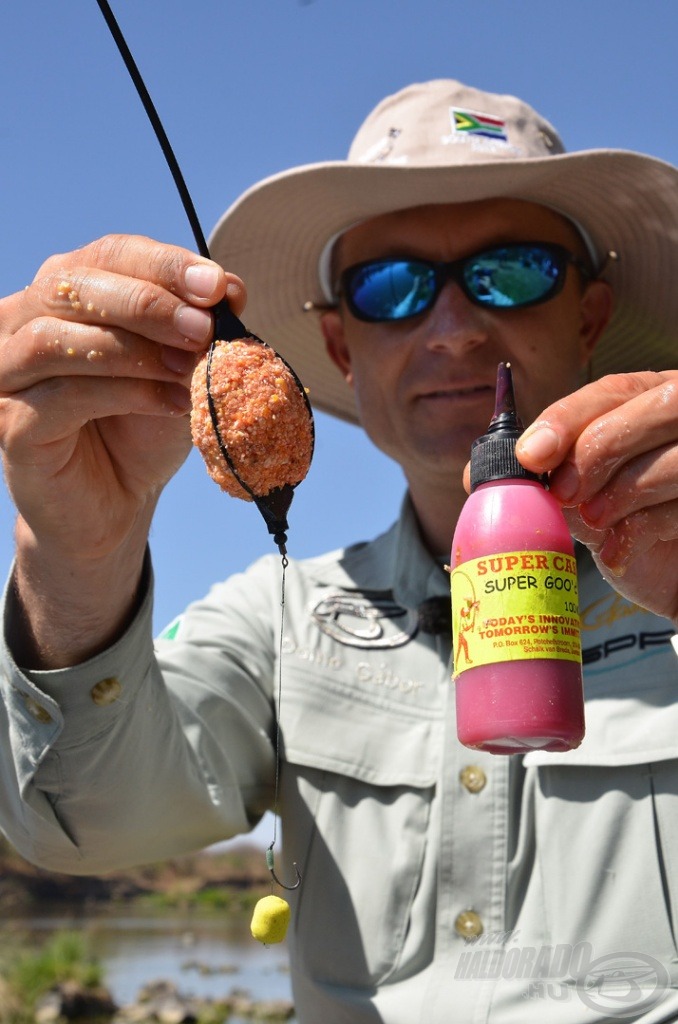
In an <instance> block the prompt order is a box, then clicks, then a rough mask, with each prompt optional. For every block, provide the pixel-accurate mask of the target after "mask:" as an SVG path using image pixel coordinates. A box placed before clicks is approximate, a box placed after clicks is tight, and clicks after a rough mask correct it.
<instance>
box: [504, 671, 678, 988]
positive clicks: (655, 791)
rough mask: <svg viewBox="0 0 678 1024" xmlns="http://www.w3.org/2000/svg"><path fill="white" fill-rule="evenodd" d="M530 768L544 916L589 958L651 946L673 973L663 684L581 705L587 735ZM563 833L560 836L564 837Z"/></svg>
mask: <svg viewBox="0 0 678 1024" xmlns="http://www.w3.org/2000/svg"><path fill="white" fill-rule="evenodd" d="M524 764H525V766H526V768H528V769H535V770H536V772H537V776H538V777H537V785H536V787H535V793H536V795H535V830H536V849H537V858H538V872H539V876H540V879H541V899H543V915H544V919H545V924H546V928H547V931H548V934H549V935H551V936H553V937H554V940H555V941H556V942H570V943H573V944H574V943H576V942H578V941H580V940H582V939H583V940H586V941H588V942H589V943H590V944H591V947H592V956H593V957H596V958H597V957H599V956H604V955H606V954H608V953H619V952H624V953H629V954H633V953H638V954H642V953H649V954H651V955H652V956H654V957H656V958H657V959H659V960H660V961H661V962H662V963H663V964H664V965H665V966H666V968H667V969H668V970H669V974H670V976H671V977H672V979H673V980H674V981H675V980H676V978H677V977H678V975H677V972H676V964H678V948H677V945H676V929H677V927H678V917H677V915H678V710H677V708H676V705H674V704H672V703H671V702H670V701H669V700H667V693H666V687H664V689H663V691H661V690H660V689H659V688H658V689H657V690H656V691H653V688H652V685H651V684H650V685H648V687H647V690H646V691H645V692H643V694H642V699H641V697H640V696H639V695H637V694H636V695H634V696H629V697H627V698H626V699H624V698H623V697H618V696H614V697H612V696H610V697H607V698H602V699H599V700H596V701H594V702H591V703H590V704H589V705H587V737H586V740H585V742H584V743H583V744H582V746H581V747H580V748H579V749H578V750H575V751H570V752H569V753H564V754H555V753H554V754H548V753H544V752H533V753H530V754H528V755H527V756H526V757H525V758H524ZM565 837H566V838H565Z"/></svg>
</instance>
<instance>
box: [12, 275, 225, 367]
mask: <svg viewBox="0 0 678 1024" xmlns="http://www.w3.org/2000/svg"><path fill="white" fill-rule="evenodd" d="M24 314H25V320H26V321H27V322H30V321H32V320H34V319H38V318H40V317H41V316H45V315H47V316H49V317H52V318H54V319H56V320H62V321H64V322H66V323H86V324H90V325H92V326H97V327H104V328H105V327H108V326H109V325H110V326H112V327H119V328H122V329H123V330H125V331H128V332H129V333H134V334H139V335H143V336H144V337H146V338H148V339H149V340H151V341H155V342H158V343H161V344H165V345H174V346H179V347H184V348H189V349H192V350H193V351H200V350H202V349H204V347H205V346H206V345H207V343H208V341H209V339H210V338H211V335H212V330H213V325H212V314H211V313H210V312H209V310H207V309H199V308H198V307H196V306H192V305H189V304H188V303H186V302H184V301H183V300H182V299H181V298H178V297H177V296H176V295H172V294H171V293H170V292H169V291H167V290H166V289H165V288H163V287H162V286H161V285H158V284H156V283H154V282H152V281H147V280H145V279H142V278H136V277H125V276H122V275H119V274H112V273H110V272H109V271H107V270H92V269H91V268H90V267H86V266H78V267H73V268H72V269H70V270H68V271H66V270H64V269H63V268H60V270H59V271H58V272H57V273H55V274H48V275H45V276H43V277H41V278H40V279H39V280H38V281H36V282H35V284H34V285H32V286H31V287H30V288H29V289H28V290H27V291H26V293H25V302H24ZM19 329H20V328H19Z"/></svg>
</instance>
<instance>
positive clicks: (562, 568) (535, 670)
mask: <svg viewBox="0 0 678 1024" xmlns="http://www.w3.org/2000/svg"><path fill="white" fill-rule="evenodd" d="M521 433H522V424H521V422H520V420H519V419H518V417H517V415H516V410H515V400H514V395H513V381H512V375H511V370H510V364H504V363H500V364H499V368H498V372H497V397H496V405H495V412H494V416H493V418H492V421H491V422H490V425H489V428H488V431H487V433H486V434H484V435H483V436H482V437H479V438H478V439H477V440H476V441H474V443H473V445H472V449H471V495H470V496H469V498H468V499H467V501H466V503H465V504H464V507H463V509H462V512H461V515H460V516H459V521H458V523H457V528H456V530H455V533H454V539H453V541H452V551H451V556H450V569H451V573H452V577H451V588H452V623H453V656H454V672H453V678H454V681H455V690H456V706H457V734H458V736H459V739H460V741H461V742H462V743H463V744H465V745H466V746H469V747H475V748H477V749H482V750H488V751H491V752H492V753H501V754H511V753H520V752H525V751H528V750H536V749H541V750H569V749H571V748H572V747H577V746H578V745H579V744H580V743H581V741H582V739H583V736H584V701H583V687H582V670H581V645H580V637H579V606H578V597H577V574H576V562H575V558H574V545H573V543H572V538H571V536H570V533H569V530H568V528H567V524H566V522H565V518H564V516H563V513H562V510H561V508H560V506H559V504H558V503H557V501H556V500H555V499H554V498H553V497H552V496H551V495H550V494H549V492H548V490H547V489H546V486H545V482H544V480H543V479H542V478H540V477H537V476H535V474H533V473H530V472H528V471H527V470H526V469H524V468H523V467H522V466H521V464H520V463H519V462H518V460H517V458H516V455H515V445H516V441H517V439H518V438H519V437H520V435H521Z"/></svg>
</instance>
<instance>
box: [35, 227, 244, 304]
mask: <svg viewBox="0 0 678 1024" xmlns="http://www.w3.org/2000/svg"><path fill="white" fill-rule="evenodd" d="M76 266H89V267H92V268H94V269H99V270H108V271H111V272H112V273H115V274H120V275H122V276H125V277H136V278H140V279H143V280H147V281H152V282H154V283H155V284H157V285H160V286H161V287H162V288H164V289H166V290H167V291H168V292H171V293H173V294H175V295H177V296H179V297H180V298H183V299H185V300H186V301H187V302H191V303H195V304H197V305H202V306H213V305H214V304H215V303H216V302H219V301H220V300H221V299H223V298H227V299H228V303H229V305H230V306H231V308H232V310H233V312H234V313H235V314H236V316H238V315H239V314H240V313H241V312H242V310H243V308H244V306H245V299H246V292H245V287H244V285H243V283H242V281H241V280H240V278H238V277H237V276H236V275H235V274H230V273H228V272H226V271H224V270H223V268H222V267H220V266H219V264H218V263H215V262H214V261H213V260H207V259H204V258H203V257H201V256H197V255H196V254H195V253H193V252H191V251H190V250H189V249H184V248H182V247H181V246H176V245H167V244H165V243H163V242H156V241H154V240H153V239H151V238H147V237H145V236H143V235H105V236H104V237H103V238H100V239H98V240H97V241H95V242H91V243H90V244H89V245H86V246H84V247H83V248H82V249H77V250H75V251H74V252H72V253H67V254H65V255H58V256H52V257H50V259H48V260H47V261H46V262H45V263H44V264H43V266H42V267H41V269H40V271H38V274H37V275H36V277H42V276H45V275H52V274H57V273H58V272H59V270H60V269H66V270H69V269H72V268H73V267H76Z"/></svg>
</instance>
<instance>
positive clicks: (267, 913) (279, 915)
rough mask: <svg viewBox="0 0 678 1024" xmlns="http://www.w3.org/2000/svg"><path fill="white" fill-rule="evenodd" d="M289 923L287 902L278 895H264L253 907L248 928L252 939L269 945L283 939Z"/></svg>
mask: <svg viewBox="0 0 678 1024" xmlns="http://www.w3.org/2000/svg"><path fill="white" fill-rule="evenodd" d="M289 923H290V905H289V903H287V901H286V900H283V899H281V898H280V896H264V897H263V898H262V899H260V900H259V902H258V903H257V905H256V907H255V908H254V913H253V915H252V924H251V925H250V930H251V932H252V937H253V938H254V939H257V940H258V941H259V942H263V943H265V944H266V945H269V944H270V943H273V942H282V941H283V939H284V938H285V935H286V934H287V926H288V924H289Z"/></svg>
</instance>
